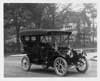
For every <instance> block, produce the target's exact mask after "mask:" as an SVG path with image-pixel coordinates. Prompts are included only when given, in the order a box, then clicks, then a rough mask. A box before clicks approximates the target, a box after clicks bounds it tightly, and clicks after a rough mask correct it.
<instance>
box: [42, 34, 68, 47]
mask: <svg viewBox="0 0 100 81" xmlns="http://www.w3.org/2000/svg"><path fill="white" fill-rule="evenodd" d="M41 42H43V43H50V44H54V43H57V45H58V46H64V45H68V43H69V36H68V35H53V36H41Z"/></svg>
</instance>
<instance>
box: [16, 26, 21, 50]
mask: <svg viewBox="0 0 100 81" xmlns="http://www.w3.org/2000/svg"><path fill="white" fill-rule="evenodd" d="M19 29H20V27H19V25H16V42H17V52H20V40H19Z"/></svg>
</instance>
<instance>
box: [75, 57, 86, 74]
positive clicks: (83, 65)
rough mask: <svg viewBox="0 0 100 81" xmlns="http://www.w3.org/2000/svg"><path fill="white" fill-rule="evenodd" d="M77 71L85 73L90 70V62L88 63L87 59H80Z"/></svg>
mask: <svg viewBox="0 0 100 81" xmlns="http://www.w3.org/2000/svg"><path fill="white" fill-rule="evenodd" d="M76 69H77V71H78V72H80V73H85V72H86V71H87V70H88V61H87V59H86V58H83V57H82V58H80V59H79V62H78V65H77V67H76Z"/></svg>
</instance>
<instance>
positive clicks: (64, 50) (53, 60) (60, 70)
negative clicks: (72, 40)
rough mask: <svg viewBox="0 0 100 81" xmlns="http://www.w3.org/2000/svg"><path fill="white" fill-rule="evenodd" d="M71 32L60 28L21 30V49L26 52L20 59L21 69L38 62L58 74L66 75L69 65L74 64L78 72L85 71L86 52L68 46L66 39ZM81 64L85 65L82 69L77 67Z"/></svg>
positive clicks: (26, 68)
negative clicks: (51, 68)
mask: <svg viewBox="0 0 100 81" xmlns="http://www.w3.org/2000/svg"><path fill="white" fill-rule="evenodd" d="M71 34H72V32H70V31H62V30H41V29H40V30H36V29H35V30H24V31H21V32H20V38H21V42H22V46H23V50H24V53H25V54H27V55H26V56H24V57H23V58H22V61H21V62H22V67H23V69H24V70H29V69H30V67H31V64H39V65H43V66H45V68H48V67H53V68H54V69H55V72H56V73H57V74H58V75H60V76H64V75H66V74H67V69H68V67H70V66H75V67H76V69H77V70H78V71H79V72H82V73H83V72H86V70H87V68H88V64H87V60H86V57H85V55H86V53H85V52H83V51H81V52H79V53H78V52H77V51H76V50H74V49H72V48H70V47H69V40H68V39H69V36H70V35H71ZM62 39H63V40H62ZM81 59H82V60H81ZM83 60H84V61H83ZM84 62H85V63H84ZM82 64H83V65H84V64H85V65H86V67H85V68H84V69H83V70H81V69H80V68H79V66H82ZM82 67H83V66H82Z"/></svg>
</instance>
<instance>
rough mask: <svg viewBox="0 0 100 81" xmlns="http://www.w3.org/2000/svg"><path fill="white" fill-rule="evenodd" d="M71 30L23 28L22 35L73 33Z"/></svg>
mask: <svg viewBox="0 0 100 81" xmlns="http://www.w3.org/2000/svg"><path fill="white" fill-rule="evenodd" d="M71 33H72V32H71V31H68V30H57V29H52V30H51V29H30V30H22V31H21V32H20V36H25V35H33V36H36V35H37V36H38V35H40V36H46V35H71Z"/></svg>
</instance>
